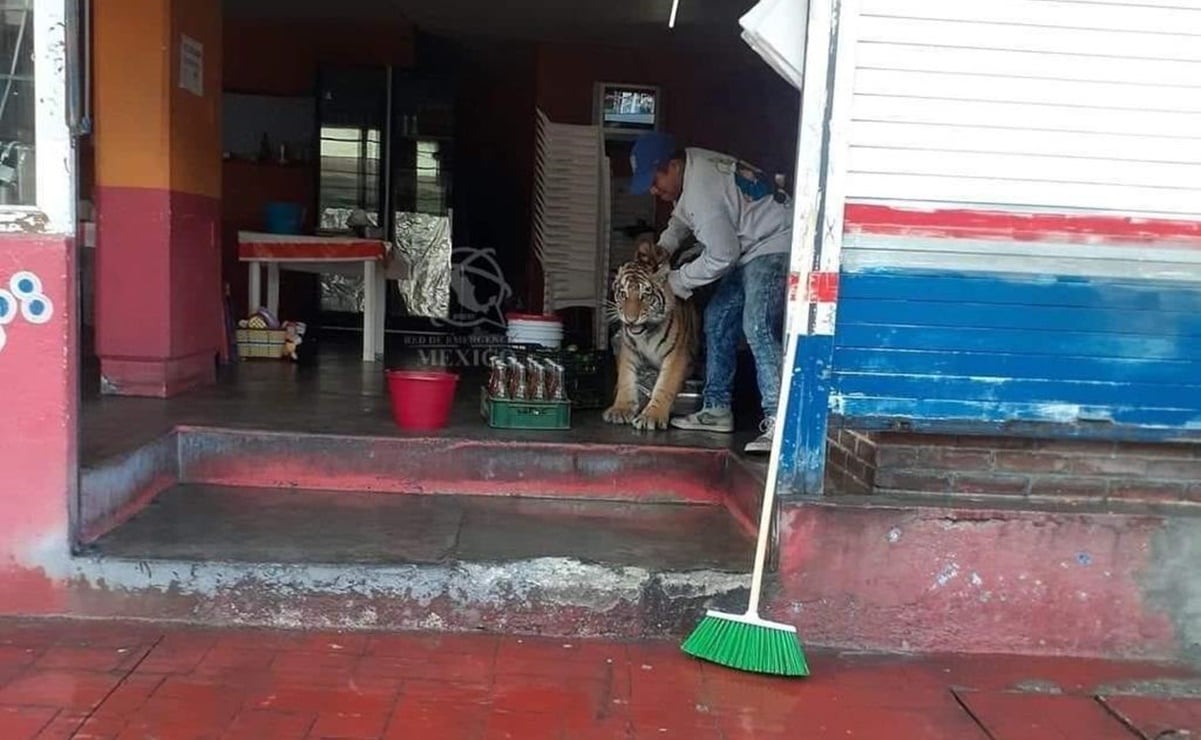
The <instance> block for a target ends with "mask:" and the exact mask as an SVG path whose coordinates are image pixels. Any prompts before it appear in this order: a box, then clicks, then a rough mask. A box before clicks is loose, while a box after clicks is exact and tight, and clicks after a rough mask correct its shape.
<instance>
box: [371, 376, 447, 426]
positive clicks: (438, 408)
mask: <svg viewBox="0 0 1201 740" xmlns="http://www.w3.org/2000/svg"><path fill="white" fill-rule="evenodd" d="M385 374H386V375H387V378H388V395H389V397H390V398H391V400H392V418H393V419H395V420H396V423H397V424H398V425H399V426H400V428H401V429H411V430H414V431H428V430H430V429H441V428H443V427H445V426H446V421H447V419H448V418H449V417H450V408H451V406H452V405H453V403H454V400H455V387H456V385H457V384H458V382H459V376H458V375H455V374H454V373H445V372H433V371H429V370H387V371H386V372H385Z"/></svg>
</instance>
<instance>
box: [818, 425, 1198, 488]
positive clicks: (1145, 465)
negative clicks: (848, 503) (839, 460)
mask: <svg viewBox="0 0 1201 740" xmlns="http://www.w3.org/2000/svg"><path fill="white" fill-rule="evenodd" d="M840 434H843V435H845V434H847V433H846V432H841V433H840ZM873 439H874V442H875V445H876V452H875V464H876V468H877V469H876V471H875V479H874V483H875V488H876V490H877V492H880V493H925V494H930V493H935V494H937V493H950V494H954V493H963V494H979V495H992V496H1020V497H1030V498H1047V497H1051V498H1063V497H1070V498H1083V499H1092V500H1128V501H1155V502H1164V501H1174V502H1180V501H1189V502H1194V503H1201V444H1134V443H1123V442H1116V443H1115V442H1084V441H1067V440H1062V441H1059V440H1034V439H1011V438H1002V437H954V436H938V435H920V434H891V433H881V434H876V435H873ZM831 445H832V449H833V446H834V440H832V441H831ZM838 447H839V448H840V452H841V451H843V450H845V447H846V445H845V444H844V443H842V442H839V443H838ZM834 457H835V456H834V455H832V456H831V458H830V459H831V465H833V462H834ZM852 465H853V462H852Z"/></svg>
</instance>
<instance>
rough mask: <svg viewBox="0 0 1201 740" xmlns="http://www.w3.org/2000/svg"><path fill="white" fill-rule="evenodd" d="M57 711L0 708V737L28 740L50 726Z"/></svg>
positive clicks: (41, 708) (38, 708) (8, 739)
mask: <svg viewBox="0 0 1201 740" xmlns="http://www.w3.org/2000/svg"><path fill="white" fill-rule="evenodd" d="M56 714H58V710H57V709H48V708H44V707H0V737H2V738H4V740H29V739H31V738H35V737H37V736H38V733H40V732H41V731H42V729H43V728H44V727H46V726H47V725H49V724H50V722H51V720H53V719H54V716H55V715H56Z"/></svg>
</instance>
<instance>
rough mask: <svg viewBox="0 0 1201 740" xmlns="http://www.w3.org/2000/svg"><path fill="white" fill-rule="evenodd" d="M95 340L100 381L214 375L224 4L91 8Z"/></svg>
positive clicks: (121, 1) (124, 391)
mask: <svg viewBox="0 0 1201 740" xmlns="http://www.w3.org/2000/svg"><path fill="white" fill-rule="evenodd" d="M93 13H94V21H93V23H94V26H93V28H94V39H93V43H94V49H95V51H94V57H93V58H94V59H95V62H94V68H95V127H96V128H95V152H96V155H95V156H96V195H95V198H96V211H97V219H96V239H97V243H96V349H97V354H98V355H99V357H100V371H101V376H102V384H103V388H104V390H105V392H107V393H113V394H121V395H144V396H157V397H167V396H172V395H175V394H177V393H180V392H183V391H186V390H188V389H191V388H194V387H196V386H198V385H203V384H206V383H211V382H212V381H213V380H214V378H215V374H216V359H217V356H218V354H219V352H220V349H221V346H222V344H223V342H224V335H223V332H224V330H223V326H224V318H223V302H222V297H221V251H220V243H219V238H220V233H221V229H220V226H221V3H219V2H214V1H213V0H105V1H104V2H102V3H96V4H95V5H94V6H93Z"/></svg>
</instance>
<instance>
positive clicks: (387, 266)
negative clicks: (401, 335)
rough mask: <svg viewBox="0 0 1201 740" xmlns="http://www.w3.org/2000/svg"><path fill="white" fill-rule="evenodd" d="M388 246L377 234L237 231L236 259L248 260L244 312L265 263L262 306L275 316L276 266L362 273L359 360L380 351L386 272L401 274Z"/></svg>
mask: <svg viewBox="0 0 1201 740" xmlns="http://www.w3.org/2000/svg"><path fill="white" fill-rule="evenodd" d="M392 256H393V250H392V245H391V244H390V243H389V242H386V241H380V240H378V239H358V238H355V237H341V236H303V235H299V234H265V233H261V232H256V231H239V232H238V260H239V261H241V262H246V263H248V264H249V269H250V300H249V301H248V308H249V311H248V313H249V314H253V313H254V312H255V311H258V310H259V308H260V307H262V306H263V305H264V304H263V302H262V300H263V298H262V268H263V266H264V265H265V266H266V267H267V302H266V308H267V310H268V311H270V312H271V313H272V314H273V315H274V316H276V317H277V318H279V273H280V271H281V270H292V271H295V272H313V273H319V274H328V273H340V274H354V273H358V272H360V271H361V272H362V275H363V303H364V311H363V362H375V361H376V360H378V359H382V357H383V354H384V305H385V295H386V286H387V280H388V278H389V277H395V278H399V277H403V274H402V273H403V265H402V264H393V260H392Z"/></svg>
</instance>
